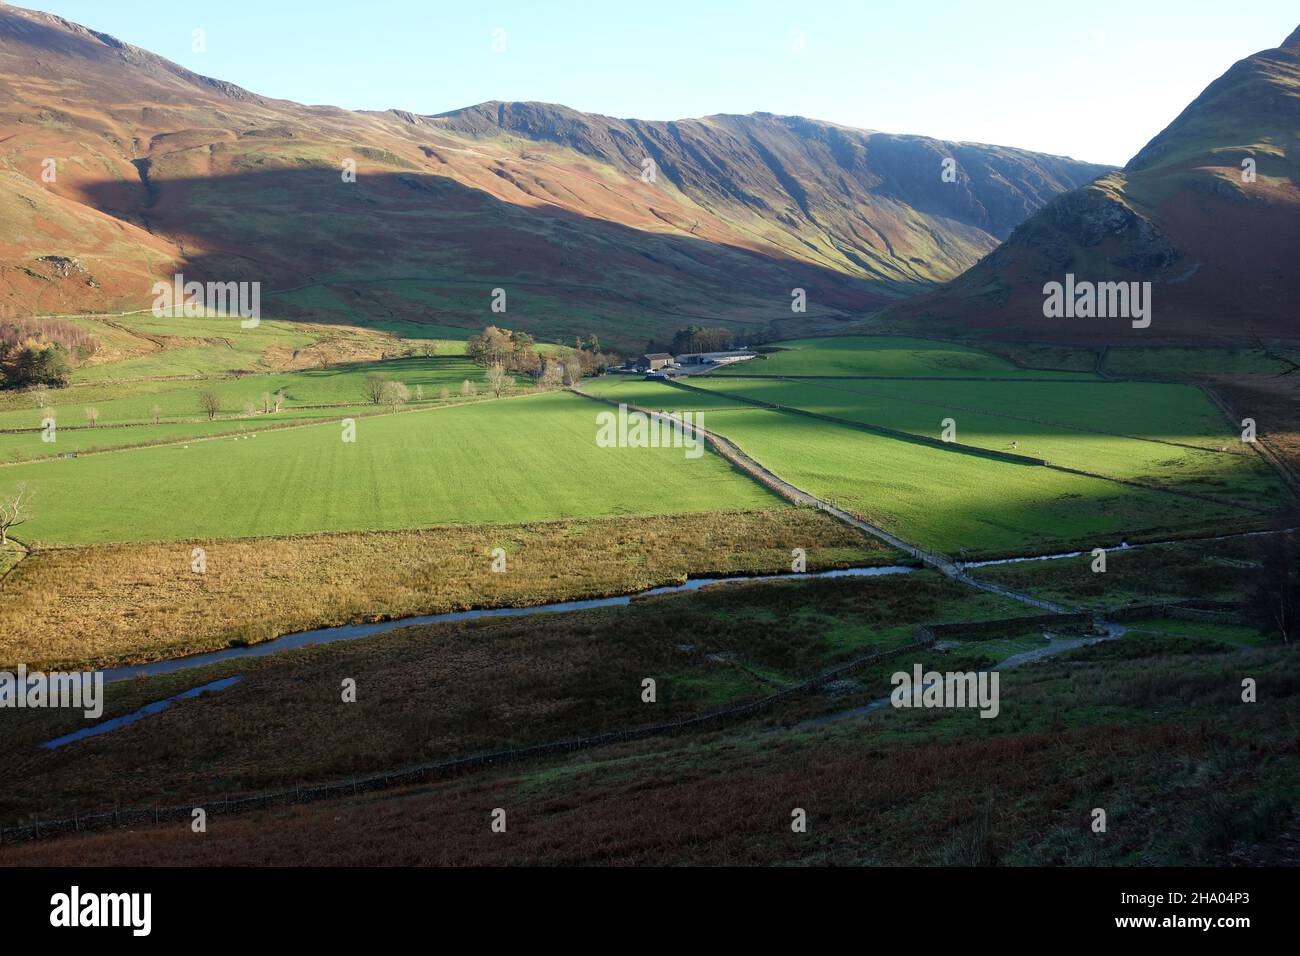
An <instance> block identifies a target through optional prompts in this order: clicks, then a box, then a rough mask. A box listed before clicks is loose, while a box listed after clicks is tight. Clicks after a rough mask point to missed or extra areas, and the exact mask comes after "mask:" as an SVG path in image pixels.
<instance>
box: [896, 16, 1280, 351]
mask: <svg viewBox="0 0 1300 956" xmlns="http://www.w3.org/2000/svg"><path fill="white" fill-rule="evenodd" d="M1298 257H1300V30H1297V31H1296V32H1295V33H1293V34H1292V35H1291V36H1290V37H1288V38H1287V40H1286V41H1285V42H1284V43H1283V44H1282V46H1281V47H1279V48H1277V49H1274V50H1265V51H1263V52H1261V53H1257V54H1255V55H1254V56H1250V57H1247V58H1246V59H1244V60H1241V61H1239V62H1238V63H1236V64H1234V65H1233V66H1232V67H1231V68H1230V69H1229V70H1228V71H1227V72H1226V73H1225V74H1224V75H1223V76H1221V77H1220V78H1219V79H1217V80H1215V81H1214V82H1213V83H1211V84H1210V85H1209V87H1207V88H1206V90H1205V91H1204V92H1203V93H1202V94H1201V95H1200V96H1198V97H1197V98H1196V99H1195V100H1194V101H1193V102H1192V103H1191V104H1190V105H1189V106H1188V107H1187V108H1186V109H1185V110H1183V112H1182V113H1181V114H1180V115H1179V116H1178V117H1177V118H1176V119H1175V120H1174V121H1173V122H1172V123H1170V124H1169V126H1168V127H1166V128H1165V129H1164V130H1163V131H1162V132H1161V133H1160V134H1159V135H1158V136H1156V137H1155V138H1154V139H1152V140H1151V142H1149V143H1148V144H1147V145H1146V146H1145V147H1144V148H1143V149H1142V150H1141V151H1140V152H1139V153H1138V154H1137V155H1136V156H1134V157H1133V159H1132V161H1131V162H1129V164H1128V165H1127V166H1126V167H1125V168H1124V169H1123V170H1120V171H1117V172H1112V173H1109V174H1107V175H1104V176H1102V177H1101V178H1099V179H1098V180H1097V181H1096V182H1093V183H1091V184H1089V185H1087V186H1084V187H1083V188H1081V189H1076V190H1074V191H1072V192H1069V193H1066V194H1064V195H1062V196H1059V197H1057V198H1056V199H1054V200H1052V201H1051V202H1049V203H1048V204H1047V205H1045V206H1044V207H1043V208H1042V209H1040V210H1039V211H1038V212H1037V213H1035V214H1034V215H1033V216H1031V217H1030V218H1029V219H1027V220H1026V221H1025V222H1024V223H1022V224H1021V225H1020V226H1018V227H1017V228H1016V229H1015V230H1014V231H1013V232H1012V234H1011V237H1010V239H1009V240H1008V241H1007V242H1006V243H1005V244H1003V245H1002V246H1001V247H999V248H998V249H997V250H996V251H995V252H993V253H992V254H991V255H989V256H988V257H987V258H985V259H984V260H983V261H981V262H980V263H979V264H978V265H977V266H975V267H974V268H972V269H971V270H970V271H968V272H966V273H965V274H963V275H962V276H960V277H959V278H958V279H956V280H954V281H952V282H951V283H949V284H948V285H946V286H944V287H943V288H941V289H938V290H935V291H934V292H932V293H929V294H926V295H923V296H919V297H917V298H914V299H911V300H909V301H907V302H905V303H901V304H899V305H897V306H894V307H892V308H890V309H889V310H888V311H887V312H886V313H885V315H884V316H883V317H882V319H883V321H884V322H885V323H886V324H888V325H890V326H903V327H908V328H913V329H915V328H917V327H918V326H923V327H925V328H928V329H930V330H931V331H939V332H943V333H946V334H953V333H962V332H972V331H973V332H976V333H978V334H982V335H987V336H991V337H1017V338H1018V337H1031V338H1034V339H1038V340H1043V341H1056V342H1074V343H1099V342H1107V343H1116V344H1134V345H1140V344H1155V343H1158V342H1206V343H1208V342H1216V341H1224V342H1227V341H1233V342H1242V341H1249V340H1251V339H1253V338H1254V337H1255V336H1256V335H1258V336H1262V337H1265V338H1268V337H1277V338H1286V339H1296V338H1300V313H1298V312H1297V310H1296V302H1297V301H1300V270H1297V269H1296V261H1297V258H1298ZM1067 273H1073V274H1074V275H1075V277H1076V280H1089V281H1093V282H1101V281H1126V282H1133V281H1150V282H1151V283H1152V323H1151V326H1150V327H1149V328H1146V329H1135V328H1133V327H1132V325H1131V323H1129V322H1127V321H1124V320H1122V319H1119V320H1116V319H1101V318H1092V319H1087V318H1077V319H1066V318H1057V319H1051V318H1046V317H1044V315H1043V301H1044V295H1043V286H1044V284H1045V283H1048V282H1053V281H1056V282H1063V281H1064V279H1065V275H1066V274H1067Z"/></svg>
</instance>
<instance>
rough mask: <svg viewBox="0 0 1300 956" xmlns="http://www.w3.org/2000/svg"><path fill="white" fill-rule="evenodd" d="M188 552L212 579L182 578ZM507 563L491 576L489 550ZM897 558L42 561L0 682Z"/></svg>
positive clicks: (336, 547)
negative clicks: (304, 635) (323, 632)
mask: <svg viewBox="0 0 1300 956" xmlns="http://www.w3.org/2000/svg"><path fill="white" fill-rule="evenodd" d="M196 547H202V548H203V549H204V550H205V552H206V567H207V570H206V573H205V574H196V573H194V572H193V571H192V570H191V563H192V560H193V558H192V553H193V549H194V548H196ZM497 547H501V548H504V549H505V551H506V555H507V558H506V567H507V570H506V572H505V573H493V572H492V570H491V567H492V549H494V548H497ZM796 547H801V548H804V549H806V551H807V554H808V566H809V568H810V569H814V568H825V567H836V566H845V565H848V564H878V563H879V564H884V563H889V562H890V561H892V560H895V559H897V558H898V556H897V555H895V554H893V553H892V552H890V551H888V550H887V549H885V548H884V546H883V545H881V544H880V543H879V542H877V541H876V540H875V539H873V538H871V537H869V536H867V535H865V534H863V533H860V532H858V531H855V530H853V529H851V528H847V527H845V526H844V525H842V524H840V523H838V522H836V521H834V520H833V519H831V518H828V517H826V516H825V515H823V514H821V513H820V512H817V511H813V510H810V509H793V508H791V509H785V508H782V509H772V510H761V511H742V512H718V513H711V514H699V515H679V516H665V517H653V518H626V517H620V518H604V519H592V520H568V521H556V522H548V523H544V524H534V525H500V526H480V527H455V528H430V529H424V530H412V531H397V532H364V533H346V534H327V535H310V536H301V537H289V538H261V539H245V540H234V541H210V540H203V541H190V542H172V543H148V544H128V545H107V546H95V547H81V548H66V549H53V550H44V551H38V552H36V553H33V554H32V555H31V556H30V557H28V558H26V559H25V560H24V561H23V562H22V563H21V564H20V565H19V566H18V567H17V568H16V569H15V570H14V571H13V573H12V574H10V575H9V576H8V578H7V579H6V580H5V581H4V583H3V585H0V598H2V600H0V666H5V665H9V666H14V665H16V664H17V663H18V662H25V663H27V664H28V665H29V666H39V667H45V668H52V667H89V666H94V667H103V666H109V665H115V664H134V663H142V662H146V661H150V660H157V659H159V658H165V657H173V656H178V655H182V654H193V653H200V652H203V651H211V650H218V649H220V648H223V647H227V646H229V645H230V644H232V643H257V642H261V641H265V640H268V639H270V638H273V637H276V636H278V635H280V634H283V633H286V632H292V631H300V630H308V629H312V628H317V627H325V626H332V625H338V624H349V623H357V622H362V621H372V620H383V619H388V618H396V617H405V616H408V615H414V614H433V613H442V612H446V611H456V610H465V609H468V608H471V607H484V606H504V605H532V604H542V603H546V602H550V601H557V600H568V599H572V598H577V597H594V596H606V595H612V594H624V593H628V592H634V591H639V590H642V589H644V588H648V587H653V586H656V585H662V584H666V583H671V582H678V581H681V580H683V579H684V578H685V577H686V576H687V575H688V574H689V575H690V576H692V577H700V576H702V575H705V574H708V573H711V572H718V573H731V574H735V573H759V572H779V571H788V570H789V569H790V560H791V558H790V554H791V550H792V549H793V548H796Z"/></svg>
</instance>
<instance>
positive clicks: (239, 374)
mask: <svg viewBox="0 0 1300 956" xmlns="http://www.w3.org/2000/svg"><path fill="white" fill-rule="evenodd" d="M162 351H164V352H169V351H173V350H172V349H162ZM139 357H140V358H143V357H144V356H139ZM468 358H469V354H468V353H467V352H449V353H447V354H446V355H396V356H393V357H392V358H378V359H374V360H373V361H367V362H363V361H351V362H339V363H337V364H334V365H325V366H320V365H311V366H304V367H303V368H278V369H240V370H238V371H232V372H195V373H193V374H191V375H138V376H134V377H132V378H92V379H89V380H85V381H80V382H69V383H68V384H67V385H65V386H64V388H88V387H93V386H95V385H135V384H138V383H140V382H212V381H223V380H226V379H241V378H259V377H265V376H268V375H301V374H303V373H304V372H328V371H337V370H338V369H339V368H342V367H344V366H348V365H377V364H381V363H390V362H402V361H407V360H411V359H420V360H425V361H427V360H440V359H461V360H464V359H468ZM126 361H129V359H128V360H126ZM104 364H105V365H111V364H114V363H111V362H106V363H104ZM93 367H96V368H97V367H98V366H93ZM298 407H301V406H298Z"/></svg>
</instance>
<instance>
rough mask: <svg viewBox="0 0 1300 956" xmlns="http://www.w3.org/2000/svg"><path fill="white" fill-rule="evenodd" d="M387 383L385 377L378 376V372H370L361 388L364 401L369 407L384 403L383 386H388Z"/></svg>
mask: <svg viewBox="0 0 1300 956" xmlns="http://www.w3.org/2000/svg"><path fill="white" fill-rule="evenodd" d="M388 381H389V380H388V377H387V376H386V375H380V374H379V373H378V372H371V373H370V374H369V375H367V376H366V381H365V385H364V386H363V387H362V388H363V391H364V392H365V396H366V401H368V402H369V403H370V404H371V405H380V404H382V403H383V401H384V386H385V385H386V384H388Z"/></svg>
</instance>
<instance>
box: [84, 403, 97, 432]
mask: <svg viewBox="0 0 1300 956" xmlns="http://www.w3.org/2000/svg"><path fill="white" fill-rule="evenodd" d="M86 421H88V422H90V427H91V428H94V427H95V426H96V425H97V424H98V423H99V409H98V408H87V409H86Z"/></svg>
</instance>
